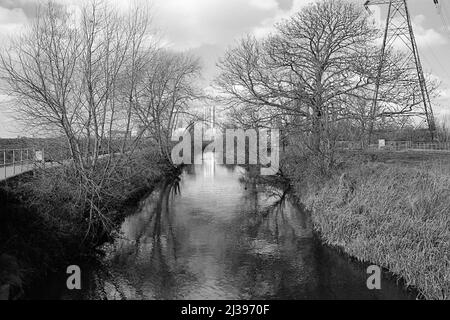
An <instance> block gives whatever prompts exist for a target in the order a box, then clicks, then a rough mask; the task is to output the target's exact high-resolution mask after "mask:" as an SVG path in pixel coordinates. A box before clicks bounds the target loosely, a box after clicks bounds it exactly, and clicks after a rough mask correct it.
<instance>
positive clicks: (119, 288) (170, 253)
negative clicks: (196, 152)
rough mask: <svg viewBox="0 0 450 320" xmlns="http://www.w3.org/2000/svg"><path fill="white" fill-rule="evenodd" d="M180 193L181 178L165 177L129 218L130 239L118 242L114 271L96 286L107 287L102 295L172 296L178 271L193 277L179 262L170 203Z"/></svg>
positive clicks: (130, 296)
mask: <svg viewBox="0 0 450 320" xmlns="http://www.w3.org/2000/svg"><path fill="white" fill-rule="evenodd" d="M179 193H180V179H179V178H176V179H175V180H168V181H165V182H164V183H163V185H162V186H161V188H160V189H159V190H157V191H154V192H153V194H152V196H151V199H149V201H148V202H146V203H145V205H144V206H143V207H142V210H141V212H140V213H139V214H138V215H136V217H134V218H136V220H134V221H131V222H130V224H131V225H132V226H130V229H131V230H133V232H132V233H130V235H131V236H132V237H131V239H126V238H125V239H123V238H122V239H119V240H118V241H117V242H116V245H115V247H114V248H113V250H111V252H112V253H113V254H112V255H111V256H110V257H109V258H108V262H109V265H110V266H109V269H110V270H111V272H110V274H109V275H106V276H105V275H104V274H102V275H100V276H99V278H103V279H104V283H102V284H100V285H99V286H97V288H98V289H100V288H101V289H100V292H99V293H101V291H102V290H103V291H104V292H103V294H102V296H104V295H107V296H114V297H117V298H121V299H124V298H150V299H169V298H173V297H176V294H177V291H178V290H177V285H178V284H177V274H183V275H184V278H185V279H184V280H186V279H190V278H193V275H192V274H189V273H188V272H187V270H185V269H183V266H180V265H179V264H177V247H178V244H177V240H176V236H175V231H174V223H173V221H174V216H173V211H172V210H171V209H170V204H171V199H172V198H173V197H174V196H176V195H177V194H179ZM141 215H142V217H141V219H139V218H140V217H139V216H141ZM131 218H133V217H131ZM133 222H134V223H133ZM125 236H127V235H126V234H125Z"/></svg>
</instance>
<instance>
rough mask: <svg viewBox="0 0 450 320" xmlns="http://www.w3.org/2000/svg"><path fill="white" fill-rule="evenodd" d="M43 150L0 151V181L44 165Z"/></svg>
mask: <svg viewBox="0 0 450 320" xmlns="http://www.w3.org/2000/svg"><path fill="white" fill-rule="evenodd" d="M44 160H45V159H44V152H43V150H36V149H34V148H22V149H0V180H4V179H7V178H10V177H13V176H16V175H18V174H21V173H24V172H27V171H30V170H32V169H33V168H34V167H35V166H36V165H37V164H38V163H44Z"/></svg>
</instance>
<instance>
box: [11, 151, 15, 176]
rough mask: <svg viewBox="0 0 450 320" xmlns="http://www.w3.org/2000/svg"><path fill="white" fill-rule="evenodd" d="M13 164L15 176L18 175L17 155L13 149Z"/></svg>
mask: <svg viewBox="0 0 450 320" xmlns="http://www.w3.org/2000/svg"><path fill="white" fill-rule="evenodd" d="M12 152H13V163H12V165H13V174H16V161H15V160H16V153H15V150H14V149H13V151H12Z"/></svg>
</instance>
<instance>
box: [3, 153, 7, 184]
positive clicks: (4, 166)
mask: <svg viewBox="0 0 450 320" xmlns="http://www.w3.org/2000/svg"><path fill="white" fill-rule="evenodd" d="M3 168H4V171H5V179H6V150H3Z"/></svg>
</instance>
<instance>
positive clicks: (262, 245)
mask: <svg viewBox="0 0 450 320" xmlns="http://www.w3.org/2000/svg"><path fill="white" fill-rule="evenodd" d="M203 161H204V163H203V165H201V166H200V165H197V166H191V167H189V168H188V169H187V170H186V171H185V173H184V174H183V175H182V176H181V177H180V179H178V180H176V181H171V182H165V183H164V184H162V185H161V187H160V188H159V189H158V190H157V191H155V192H153V193H152V194H151V195H150V196H149V197H148V198H147V199H145V200H143V201H142V203H141V205H140V208H139V210H138V211H137V212H136V213H135V214H134V215H131V216H129V217H128V218H127V219H126V220H125V222H124V223H123V225H122V228H121V236H120V238H118V239H117V240H116V241H115V242H114V243H113V244H110V245H108V246H106V247H105V252H106V256H105V258H104V263H103V267H102V268H92V271H90V272H89V274H88V275H87V279H86V281H85V283H88V285H87V286H85V289H84V291H83V293H82V298H86V299H104V298H107V299H336V298H340V299H388V298H389V299H392V298H397V299H402V298H414V296H411V295H408V294H407V293H405V292H404V291H403V290H402V289H401V288H400V287H399V286H397V285H396V284H395V282H393V281H391V280H389V279H383V280H382V290H381V291H369V290H368V289H367V287H366V280H367V277H368V275H367V274H366V273H365V267H364V266H362V265H360V264H358V263H355V262H352V261H350V260H349V259H348V258H347V257H345V256H343V255H341V254H340V253H338V252H336V251H335V250H332V249H330V248H327V247H324V246H322V245H321V243H320V242H319V241H318V240H317V239H316V237H315V235H314V234H313V232H312V226H311V222H310V219H309V218H308V214H306V213H305V212H303V211H302V210H301V209H300V208H298V207H297V206H296V205H294V204H293V202H291V201H290V199H289V195H288V194H286V193H285V192H283V191H282V190H279V189H276V188H273V187H270V186H265V185H260V184H257V183H256V182H255V181H254V179H251V178H249V179H245V180H243V179H240V178H242V176H243V175H244V174H245V171H244V169H242V168H241V167H235V166H221V165H220V166H219V165H215V163H214V155H213V154H206V155H204V159H203ZM65 294H67V292H66V293H65ZM65 294H63V295H64V297H65V298H70V297H68V296H67V295H65Z"/></svg>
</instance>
